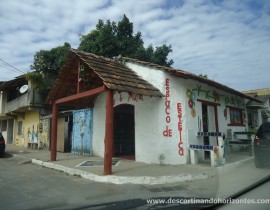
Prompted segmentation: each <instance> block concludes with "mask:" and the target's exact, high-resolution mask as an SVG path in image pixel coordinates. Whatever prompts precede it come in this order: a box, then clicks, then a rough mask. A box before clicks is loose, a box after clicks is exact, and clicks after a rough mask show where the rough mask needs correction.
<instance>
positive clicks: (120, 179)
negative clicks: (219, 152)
mask: <svg viewBox="0 0 270 210" xmlns="http://www.w3.org/2000/svg"><path fill="white" fill-rule="evenodd" d="M13 155H14V156H20V155H17V154H13ZM253 159H254V157H250V158H247V159H244V160H240V161H237V162H235V163H230V164H227V165H225V166H221V167H217V168H216V170H210V171H206V172H199V173H196V174H181V175H174V176H157V177H154V176H115V175H108V176H100V175H96V174H93V173H89V172H86V171H82V170H79V169H74V168H69V167H66V166H61V165H58V164H55V163H52V162H45V161H42V160H38V159H31V163H32V164H35V165H39V166H43V167H46V168H49V169H54V170H57V171H59V172H63V173H66V174H69V175H72V176H79V177H82V178H84V179H88V180H91V181H94V182H101V183H112V184H142V185H159V184H173V183H177V182H186V181H196V180H205V179H208V178H211V177H214V176H216V175H218V174H220V173H224V172H228V171H230V170H232V169H234V168H237V167H239V166H242V165H245V164H248V163H249V162H251V161H253Z"/></svg>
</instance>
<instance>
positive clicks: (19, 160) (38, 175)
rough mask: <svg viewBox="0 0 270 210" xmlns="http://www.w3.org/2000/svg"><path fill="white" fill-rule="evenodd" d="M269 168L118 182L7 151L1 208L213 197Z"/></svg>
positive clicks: (1, 167) (0, 163)
mask: <svg viewBox="0 0 270 210" xmlns="http://www.w3.org/2000/svg"><path fill="white" fill-rule="evenodd" d="M268 172H269V169H262V170H256V169H255V168H254V164H247V165H246V166H243V167H241V168H237V169H235V170H234V171H230V172H228V173H224V174H221V175H220V176H217V177H213V178H210V179H208V180H201V181H194V182H184V183H178V184H171V185H154V186H149V185H148V186H147V185H130V184H124V185H115V184H104V183H97V182H92V181H89V180H85V179H83V178H80V177H77V176H70V175H66V174H63V173H61V172H58V171H54V170H51V169H47V168H44V167H40V166H37V165H32V164H31V163H30V162H29V160H28V159H26V158H23V157H18V156H17V157H12V156H9V155H8V156H7V157H6V158H1V159H0V209H5V210H9V209H10V210H16V209H20V210H22V209H74V208H77V209H81V208H82V207H83V206H89V205H91V204H97V203H107V202H112V201H122V200H127V199H136V198H141V199H143V200H144V201H145V202H146V198H156V197H189V198H190V197H200V198H211V197H216V196H217V195H223V196H224V195H228V194H230V192H231V193H235V192H236V191H237V190H239V189H242V188H243V187H244V186H247V185H248V184H249V183H250V182H254V180H258V179H260V178H262V177H264V176H265V175H266V174H267V173H268ZM109 209H110V208H109ZM116 209H120V208H118V207H117V208H116ZM123 209H125V208H123Z"/></svg>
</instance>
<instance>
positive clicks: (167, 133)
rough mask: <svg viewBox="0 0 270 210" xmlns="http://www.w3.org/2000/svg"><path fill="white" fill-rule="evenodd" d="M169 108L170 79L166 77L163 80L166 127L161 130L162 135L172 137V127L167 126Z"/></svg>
mask: <svg viewBox="0 0 270 210" xmlns="http://www.w3.org/2000/svg"><path fill="white" fill-rule="evenodd" d="M170 109H171V102H170V80H169V78H166V81H165V114H166V117H165V122H166V124H167V125H166V129H165V130H164V131H163V136H165V137H172V129H170V128H169V125H168V124H169V123H170V122H171V116H170Z"/></svg>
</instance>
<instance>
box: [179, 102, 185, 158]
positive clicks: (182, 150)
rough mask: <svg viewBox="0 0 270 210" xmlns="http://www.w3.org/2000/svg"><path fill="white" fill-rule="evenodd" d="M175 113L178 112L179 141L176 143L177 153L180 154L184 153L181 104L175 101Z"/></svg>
mask: <svg viewBox="0 0 270 210" xmlns="http://www.w3.org/2000/svg"><path fill="white" fill-rule="evenodd" d="M177 114H178V131H179V143H178V153H179V155H180V156H183V155H184V147H183V140H182V130H183V118H182V104H181V103H177Z"/></svg>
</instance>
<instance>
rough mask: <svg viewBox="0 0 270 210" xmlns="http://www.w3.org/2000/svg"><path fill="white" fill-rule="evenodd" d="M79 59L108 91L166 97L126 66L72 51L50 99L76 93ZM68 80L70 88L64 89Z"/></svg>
mask: <svg viewBox="0 0 270 210" xmlns="http://www.w3.org/2000/svg"><path fill="white" fill-rule="evenodd" d="M78 58H79V59H80V60H81V61H82V62H83V63H84V64H85V65H86V66H87V67H88V69H90V70H92V71H93V72H94V73H95V74H96V75H97V76H98V78H99V79H100V80H101V81H102V83H103V84H104V85H105V86H106V87H107V88H108V89H111V90H114V91H119V92H128V93H134V94H139V95H146V96H156V97H163V96H164V95H163V94H162V93H161V92H160V91H159V90H158V89H157V88H155V87H154V86H153V85H151V84H150V83H148V82H147V81H145V80H143V79H142V78H141V77H139V76H138V75H137V74H136V73H135V72H134V71H133V70H131V69H130V68H128V67H127V66H125V65H124V64H122V63H119V62H116V61H114V60H112V59H109V58H105V57H102V56H97V55H94V54H91V53H86V52H82V51H78V50H75V49H71V51H70V53H69V55H68V58H67V61H66V63H65V65H64V66H63V67H62V68H61V70H60V72H59V75H58V78H57V80H56V82H55V84H54V87H53V88H52V90H51V92H50V93H49V95H48V99H54V100H55V99H59V98H62V97H66V96H68V95H72V94H75V93H76V90H75V89H76V87H75V86H76V84H77V76H78V73H77V72H78V70H77V69H76V67H74V63H76V59H78ZM67 78H69V81H70V82H69V84H70V85H69V87H63V85H64V84H65V85H67V82H66V80H67ZM71 83H73V84H71ZM72 85H73V86H74V87H73V86H72Z"/></svg>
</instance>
